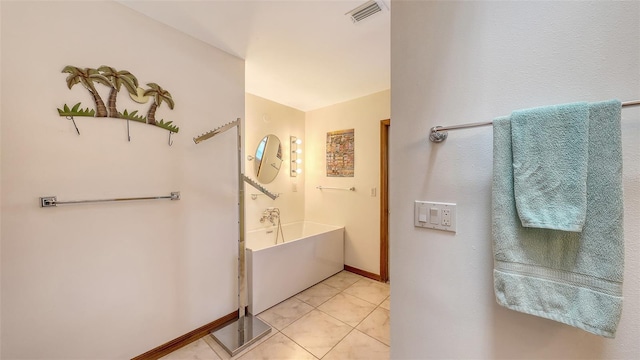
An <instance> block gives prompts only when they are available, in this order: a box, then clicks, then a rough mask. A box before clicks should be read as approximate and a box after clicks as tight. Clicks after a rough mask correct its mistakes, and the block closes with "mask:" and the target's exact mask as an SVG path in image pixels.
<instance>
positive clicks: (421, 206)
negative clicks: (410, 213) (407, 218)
mask: <svg viewBox="0 0 640 360" xmlns="http://www.w3.org/2000/svg"><path fill="white" fill-rule="evenodd" d="M433 209H437V210H438V211H432V210H433ZM432 214H436V215H435V216H437V217H435V216H432ZM425 215H426V216H425ZM413 225H414V226H416V227H421V228H428V229H436V230H444V231H451V232H456V204H453V203H440V202H433V201H419V200H416V201H415V202H414V219H413Z"/></svg>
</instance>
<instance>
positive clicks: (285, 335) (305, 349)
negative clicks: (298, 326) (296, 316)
mask: <svg viewBox="0 0 640 360" xmlns="http://www.w3.org/2000/svg"><path fill="white" fill-rule="evenodd" d="M294 322H295V321H294ZM287 326H289V325H287ZM280 333H281V334H282V335H283V336H284V337H286V338H287V339H289V340H291V341H292V342H293V343H294V344H296V345H298V346H300V347H301V348H303V349H304V351H306V352H308V353H309V354H311V356H313V357H314V358H316V359H320V358H319V357H317V356H315V355H314V354H313V353H312V352H311V351H309V350H308V349H307V348H306V347H304V346H302V344H298V343H297V342H296V341H295V340H293V339H292V338H290V337H288V336H287V334H285V333H283V332H282V331H280ZM340 341H342V340H340ZM329 351H331V350H329ZM325 355H326V354H325ZM323 357H324V355H323Z"/></svg>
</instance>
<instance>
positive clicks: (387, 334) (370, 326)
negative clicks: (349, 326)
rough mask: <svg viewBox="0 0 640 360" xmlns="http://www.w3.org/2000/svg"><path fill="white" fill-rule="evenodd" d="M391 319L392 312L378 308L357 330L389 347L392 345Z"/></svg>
mask: <svg viewBox="0 0 640 360" xmlns="http://www.w3.org/2000/svg"><path fill="white" fill-rule="evenodd" d="M389 319H390V311H389V310H386V309H383V308H381V307H378V308H376V309H375V310H374V311H373V312H372V313H371V314H370V315H369V316H367V318H366V319H364V320H362V322H361V323H360V325H358V327H356V329H358V330H360V331H362V332H363V333H365V334H367V335H369V336H371V337H373V338H375V339H378V340H380V341H382V342H383V343H385V344H387V345H391V328H390V326H389Z"/></svg>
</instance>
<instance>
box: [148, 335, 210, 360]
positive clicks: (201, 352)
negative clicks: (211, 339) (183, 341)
mask: <svg viewBox="0 0 640 360" xmlns="http://www.w3.org/2000/svg"><path fill="white" fill-rule="evenodd" d="M160 359H163V360H219V359H220V357H219V356H218V355H217V354H216V353H215V352H214V351H213V349H211V347H210V346H209V345H208V344H207V343H206V342H205V341H204V340H203V339H198V340H196V341H194V342H192V343H191V344H189V345H187V346H184V347H182V348H180V349H178V350H176V351H174V352H172V353H171V354H168V355H166V356H164V357H161V358H160Z"/></svg>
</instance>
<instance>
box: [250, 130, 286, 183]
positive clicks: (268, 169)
mask: <svg viewBox="0 0 640 360" xmlns="http://www.w3.org/2000/svg"><path fill="white" fill-rule="evenodd" d="M281 165H282V145H280V139H278V137H277V136H275V135H273V134H269V135H267V136H265V137H263V138H262V140H260V143H258V148H257V149H256V156H255V162H254V171H255V175H256V178H257V179H258V181H259V182H261V183H263V184H268V183H270V182H272V181H273V179H275V178H276V175H278V172H279V171H280V166H281Z"/></svg>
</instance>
